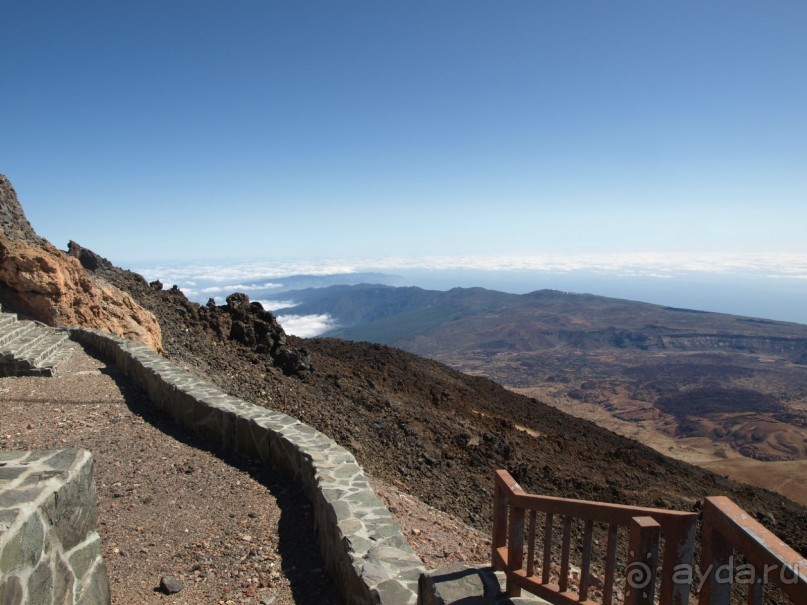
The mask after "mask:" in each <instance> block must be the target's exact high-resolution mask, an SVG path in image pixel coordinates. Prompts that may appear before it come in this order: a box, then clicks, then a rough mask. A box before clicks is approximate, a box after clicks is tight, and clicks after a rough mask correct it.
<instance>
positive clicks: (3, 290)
mask: <svg viewBox="0 0 807 605" xmlns="http://www.w3.org/2000/svg"><path fill="white" fill-rule="evenodd" d="M0 224H1V225H2V232H0V303H2V304H3V305H4V306H5V307H7V308H8V309H9V310H13V311H16V312H18V313H22V314H24V315H27V316H29V317H31V318H33V319H36V320H38V321H41V322H43V323H46V324H48V325H50V326H70V325H80V326H86V327H91V328H98V329H101V330H106V331H108V332H111V333H113V334H115V335H117V336H122V337H124V338H128V339H130V340H136V341H139V342H142V343H144V344H146V345H148V346H149V347H151V348H152V349H154V350H156V351H162V333H161V331H160V326H159V324H158V323H157V320H156V319H155V318H154V315H153V314H151V313H149V312H148V311H146V310H145V309H143V307H141V306H140V305H139V304H138V303H137V302H135V301H134V299H133V298H132V297H131V296H130V295H129V294H127V293H126V292H122V291H121V290H119V289H118V288H116V287H114V286H113V285H111V284H109V283H104V282H103V281H102V280H95V279H93V278H92V277H91V276H90V275H89V274H88V273H87V272H86V271H85V270H84V268H83V267H82V266H81V263H80V262H79V261H78V260H77V259H75V258H73V257H71V256H68V255H67V254H65V253H64V252H62V251H61V250H58V249H57V248H56V247H54V246H53V245H52V244H50V243H49V242H48V241H47V240H45V239H43V238H41V237H40V236H38V235H37V234H36V232H35V231H34V230H33V228H32V227H31V225H30V223H29V222H28V220H27V219H26V218H25V213H24V212H23V209H22V206H21V205H20V203H19V201H18V199H17V194H16V193H15V191H14V188H13V187H12V186H11V183H10V182H9V180H8V179H7V178H6V177H5V176H3V175H0Z"/></svg>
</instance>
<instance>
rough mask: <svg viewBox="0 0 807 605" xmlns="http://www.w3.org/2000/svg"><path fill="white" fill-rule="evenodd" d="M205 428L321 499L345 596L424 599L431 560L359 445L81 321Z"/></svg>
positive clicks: (165, 405) (325, 552) (146, 385)
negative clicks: (376, 488) (394, 510)
mask: <svg viewBox="0 0 807 605" xmlns="http://www.w3.org/2000/svg"><path fill="white" fill-rule="evenodd" d="M70 332H71V338H72V339H73V340H76V341H78V342H80V343H81V344H83V345H88V346H90V347H92V348H94V349H96V350H97V351H98V352H100V353H101V354H103V355H105V356H107V357H109V358H111V359H114V361H115V364H116V365H117V366H118V368H119V369H120V370H121V371H122V372H123V373H124V374H125V375H126V376H128V377H129V378H130V379H131V380H132V381H134V382H135V383H137V384H138V385H140V386H141V387H142V388H143V389H144V390H145V391H146V392H147V393H148V396H149V398H150V399H151V401H152V402H153V403H154V404H155V405H156V406H157V407H158V408H160V409H162V410H164V411H165V412H166V413H168V414H170V415H171V416H173V417H174V419H175V420H176V421H177V422H179V423H180V424H183V425H185V426H187V427H189V428H191V429H193V430H194V431H195V432H196V433H197V434H199V435H201V436H202V437H205V438H207V439H209V440H210V441H213V442H216V443H220V444H221V445H223V446H224V447H227V448H229V449H233V450H236V451H238V452H240V453H242V454H245V455H248V456H252V457H254V458H259V459H260V460H262V461H263V462H265V463H267V464H270V465H271V466H272V467H274V468H277V469H279V470H281V471H283V472H285V473H287V474H290V475H291V476H292V477H293V478H294V480H295V481H296V482H297V484H298V485H299V486H300V487H301V488H302V489H303V491H304V493H305V494H306V496H307V497H308V499H309V500H311V502H312V504H313V507H314V516H315V523H316V530H317V537H318V540H319V543H320V550H321V552H322V556H323V559H324V561H325V565H326V567H327V569H328V571H329V573H330V574H331V575H332V577H333V578H334V581H335V582H336V584H337V586H338V587H339V589H340V591H341V592H342V595H343V596H344V598H345V601H346V602H347V603H348V604H350V605H352V604H354V603H355V604H367V603H372V604H383V605H415V603H417V592H418V578H419V576H420V574H421V573H422V572H423V571H424V567H423V562H422V561H421V560H420V558H419V557H418V556H417V555H416V554H415V553H414V552H413V551H412V549H411V547H410V546H409V544H408V543H407V541H406V539H405V538H404V536H403V534H402V532H401V528H400V526H399V525H398V523H397V522H396V521H395V520H394V519H393V518H392V514H391V513H390V512H389V510H387V508H386V507H385V506H384V505H383V504H382V503H381V501H380V500H379V499H378V497H377V496H376V495H375V493H374V492H373V490H372V488H371V487H370V485H369V484H368V482H367V479H366V477H365V476H364V473H363V471H362V469H361V468H360V467H359V465H358V463H357V462H356V459H355V458H354V457H353V455H352V454H351V453H350V452H348V451H347V450H346V449H344V448H343V447H341V446H339V445H338V444H337V443H336V442H335V441H333V440H332V439H330V438H329V437H328V436H326V435H324V434H323V433H320V432H319V431H317V430H315V429H313V428H311V427H310V426H308V425H306V424H303V423H302V422H300V421H299V420H297V419H296V418H292V417H291V416H287V415H286V414H282V413H280V412H276V411H273V410H270V409H267V408H263V407H260V406H257V405H255V404H252V403H248V402H246V401H243V400H241V399H238V398H236V397H231V396H229V395H227V394H226V393H224V392H223V391H221V390H219V389H218V388H216V387H214V386H213V385H211V384H210V383H208V382H205V381H203V380H201V379H199V378H196V377H195V376H193V375H191V374H189V373H188V372H186V371H184V370H182V369H180V368H178V367H177V366H176V365H174V364H173V363H171V362H170V361H167V360H166V359H165V358H163V357H161V356H160V355H158V354H157V353H155V352H154V351H152V350H151V349H149V348H148V347H146V346H145V345H142V344H138V343H135V342H132V341H129V340H124V339H122V338H118V337H116V336H112V335H111V334H107V333H105V332H101V331H98V330H91V329H86V328H71V329H70Z"/></svg>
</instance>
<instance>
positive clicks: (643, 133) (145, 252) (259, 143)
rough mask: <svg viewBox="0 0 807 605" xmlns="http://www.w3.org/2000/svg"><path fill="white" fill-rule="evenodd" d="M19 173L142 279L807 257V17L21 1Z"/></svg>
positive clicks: (722, 10) (469, 1) (569, 7)
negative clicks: (343, 268)
mask: <svg viewBox="0 0 807 605" xmlns="http://www.w3.org/2000/svg"><path fill="white" fill-rule="evenodd" d="M0 22H2V24H3V27H2V29H3V33H2V35H1V36H0V74H2V92H1V93H0V115H2V118H3V126H2V130H0V173H4V174H6V175H7V176H8V177H9V178H10V179H11V181H12V183H13V184H14V185H15V187H16V189H17V192H18V194H19V195H20V198H21V200H22V202H23V204H24V206H25V210H26V212H27V214H28V217H29V219H30V220H31V222H32V223H33V225H34V227H35V228H36V229H37V230H38V231H39V232H40V233H41V234H42V235H44V236H45V237H47V238H48V239H50V240H51V241H52V242H53V243H54V244H56V245H57V246H59V247H64V246H65V245H66V243H67V240H68V239H75V240H77V241H79V242H80V243H81V244H83V245H85V246H88V247H90V248H93V249H94V250H96V251H97V252H99V253H101V254H103V255H105V256H107V257H110V258H112V259H113V260H116V261H119V262H123V261H130V262H135V261H147V260H151V259H164V260H189V259H200V258H204V259H216V258H218V259H228V258H250V257H277V258H290V259H316V258H334V257H339V258H342V257H363V256H373V257H378V256H388V255H405V256H419V255H442V256H451V255H455V254H456V255H459V254H510V255H518V254H547V253H552V254H591V253H644V252H656V253H675V252H695V253H700V252H706V253H709V252H745V253H771V252H790V253H798V254H807V237H805V236H806V235H807V2H804V1H803V0H774V1H762V0H759V1H753V2H749V1H742V0H730V1H716V0H713V1H708V2H706V1H703V0H698V1H676V2H647V1H636V2H616V1H609V2H599V1H595V0H586V1H577V0H555V1H553V2H549V1H538V0H530V1H507V2H492V1H489V0H487V1H484V2H481V1H476V0H457V1H448V0H437V1H435V0H422V1H421V0H397V1H393V0H389V1H379V0H372V1H344V2H341V1H340V2H335V1H323V2H310V1H299V2H298V1H294V2H292V1H283V2H281V1H269V0H261V1H243V0H242V1H232V2H223V1H221V0H216V1H204V0H193V1H188V0H171V1H168V2H166V1H164V0H160V1H151V0H138V1H136V2H134V1H133V2H117V1H116V2H112V1H109V0H104V1H97V2H87V1H80V0H78V1H74V2H72V1H71V2H56V1H53V2H41V1H37V0H26V1H12V0H2V2H0Z"/></svg>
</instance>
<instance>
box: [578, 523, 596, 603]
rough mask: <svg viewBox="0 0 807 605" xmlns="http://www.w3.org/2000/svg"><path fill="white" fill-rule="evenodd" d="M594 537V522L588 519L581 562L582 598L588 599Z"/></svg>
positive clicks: (580, 590) (584, 531)
mask: <svg viewBox="0 0 807 605" xmlns="http://www.w3.org/2000/svg"><path fill="white" fill-rule="evenodd" d="M593 538H594V522H593V521H586V523H585V526H584V528H583V561H582V563H581V564H580V588H579V590H578V591H577V592H578V594H579V595H580V600H581V601H585V600H586V599H588V579H589V575H590V573H591V543H592V540H593Z"/></svg>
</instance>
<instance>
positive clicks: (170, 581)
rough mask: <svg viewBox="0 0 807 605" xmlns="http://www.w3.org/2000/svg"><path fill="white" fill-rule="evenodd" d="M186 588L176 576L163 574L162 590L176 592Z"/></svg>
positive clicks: (170, 592)
mask: <svg viewBox="0 0 807 605" xmlns="http://www.w3.org/2000/svg"><path fill="white" fill-rule="evenodd" d="M183 588H185V587H184V586H183V584H182V582H180V581H179V580H177V579H176V578H175V577H174V576H163V577H162V578H160V590H162V591H163V592H164V593H165V594H175V593H177V592H179V591H180V590H182V589H183Z"/></svg>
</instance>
